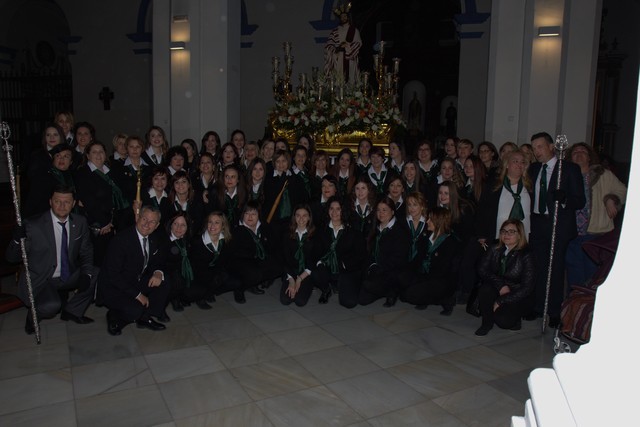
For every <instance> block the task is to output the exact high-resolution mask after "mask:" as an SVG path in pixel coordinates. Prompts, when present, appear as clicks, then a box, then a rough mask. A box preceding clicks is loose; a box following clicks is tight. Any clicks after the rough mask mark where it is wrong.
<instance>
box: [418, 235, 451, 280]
mask: <svg viewBox="0 0 640 427" xmlns="http://www.w3.org/2000/svg"><path fill="white" fill-rule="evenodd" d="M447 237H449V235H448V234H441V235H440V236H438V238H437V239H436V240H435V241H434V242H433V244H431V240H428V241H427V246H428V249H427V256H426V257H424V259H423V260H422V272H423V273H424V274H429V269H430V268H431V257H432V256H433V253H434V252H435V251H436V249H438V247H440V245H441V244H442V242H444V241H445V239H446V238H447Z"/></svg>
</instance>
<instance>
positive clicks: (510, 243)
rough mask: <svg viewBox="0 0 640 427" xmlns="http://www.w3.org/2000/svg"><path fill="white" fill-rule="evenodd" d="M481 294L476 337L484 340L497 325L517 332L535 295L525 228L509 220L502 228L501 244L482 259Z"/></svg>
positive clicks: (530, 254) (479, 270) (531, 255)
mask: <svg viewBox="0 0 640 427" xmlns="http://www.w3.org/2000/svg"><path fill="white" fill-rule="evenodd" d="M478 275H479V276H480V279H481V280H482V285H481V286H480V289H479V291H478V301H479V306H480V314H481V315H482V325H481V326H480V328H478V330H477V331H476V335H478V336H484V335H487V334H488V333H489V331H490V330H491V329H492V328H493V325H494V323H495V324H496V325H498V327H500V328H503V329H511V330H518V329H520V327H521V321H520V318H521V317H522V315H524V314H526V313H527V311H528V309H529V307H528V305H529V302H530V298H529V296H530V295H531V292H532V291H533V277H534V265H533V254H532V253H531V251H530V250H529V248H528V246H527V238H526V235H525V231H524V225H523V224H522V222H520V221H519V220H515V219H508V220H506V221H505V222H503V223H502V226H501V227H500V241H499V243H498V245H496V246H493V247H491V248H490V249H489V250H488V251H487V253H486V254H485V256H484V257H483V258H482V259H481V261H480V264H479V266H478Z"/></svg>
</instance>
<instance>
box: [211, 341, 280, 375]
mask: <svg viewBox="0 0 640 427" xmlns="http://www.w3.org/2000/svg"><path fill="white" fill-rule="evenodd" d="M209 346H210V347H211V348H212V349H213V351H214V352H215V353H216V355H217V356H218V357H219V358H220V360H221V361H222V363H224V364H225V366H226V367H227V368H228V369H231V368H236V367H238V366H246V365H254V364H256V363H262V362H268V361H270V360H276V359H282V358H284V357H287V353H285V351H284V350H283V349H282V348H281V347H280V346H279V345H277V344H276V343H275V342H273V340H271V338H269V337H267V336H265V335H261V336H257V337H251V338H241V339H238V340H230V341H221V342H214V343H211V344H209Z"/></svg>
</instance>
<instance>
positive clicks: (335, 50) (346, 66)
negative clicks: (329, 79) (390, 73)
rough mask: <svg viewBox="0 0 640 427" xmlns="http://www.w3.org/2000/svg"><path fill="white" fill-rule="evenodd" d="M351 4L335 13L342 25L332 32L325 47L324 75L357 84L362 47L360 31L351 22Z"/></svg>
mask: <svg viewBox="0 0 640 427" xmlns="http://www.w3.org/2000/svg"><path fill="white" fill-rule="evenodd" d="M350 11H351V3H347V4H342V5H341V6H338V7H336V8H335V9H334V11H333V13H334V14H335V15H337V16H338V17H339V18H340V24H339V25H338V26H337V27H336V28H334V29H333V30H331V33H330V34H329V39H328V40H327V44H326V45H325V47H324V74H325V75H326V76H330V75H332V74H333V75H334V76H335V78H336V79H337V81H343V82H346V83H351V84H354V83H357V82H358V80H359V75H358V53H359V52H360V47H361V46H362V39H361V38H360V31H358V29H357V28H356V26H355V25H353V23H352V22H351V20H350V14H349V12H350Z"/></svg>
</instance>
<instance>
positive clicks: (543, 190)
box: [538, 163, 547, 214]
mask: <svg viewBox="0 0 640 427" xmlns="http://www.w3.org/2000/svg"><path fill="white" fill-rule="evenodd" d="M546 211H547V164H546V163H545V164H544V165H542V172H540V192H539V193H538V212H540V213H541V214H543V213H545V212H546Z"/></svg>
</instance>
